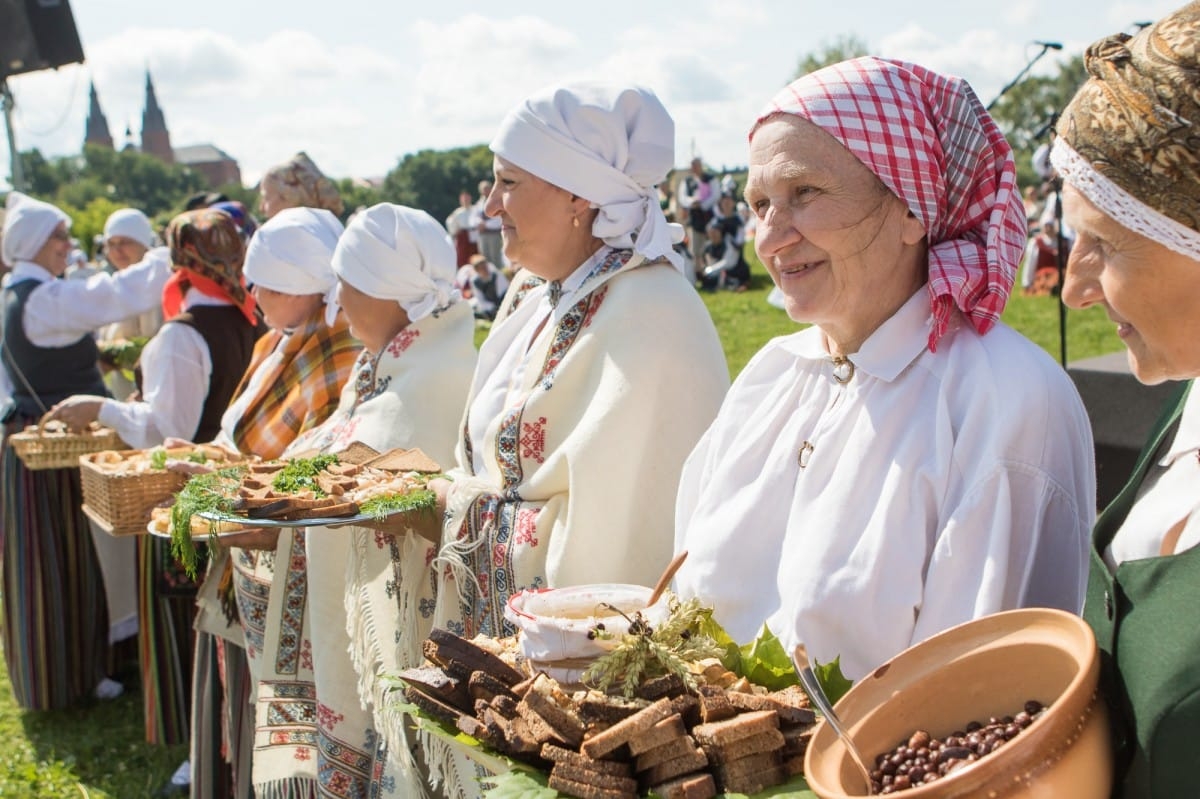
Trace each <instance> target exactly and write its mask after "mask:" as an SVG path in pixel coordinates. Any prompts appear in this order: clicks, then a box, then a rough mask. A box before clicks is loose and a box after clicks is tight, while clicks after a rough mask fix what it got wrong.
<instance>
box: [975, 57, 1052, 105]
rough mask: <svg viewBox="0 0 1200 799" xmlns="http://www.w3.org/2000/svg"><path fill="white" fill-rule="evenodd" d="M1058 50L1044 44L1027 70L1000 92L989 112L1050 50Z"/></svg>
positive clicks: (1021, 72)
mask: <svg viewBox="0 0 1200 799" xmlns="http://www.w3.org/2000/svg"><path fill="white" fill-rule="evenodd" d="M1056 49H1058V48H1055V47H1051V46H1050V45H1049V44H1046V43H1042V49H1041V50H1039V51H1038V54H1037V55H1035V56H1034V57H1033V58H1031V59H1029V63H1028V64H1026V65H1025V68H1024V69H1022V70H1021V71H1020V72H1018V73H1017V76H1016V77H1015V78H1013V79H1012V80H1010V81H1009V82H1008V83H1006V84H1005V85H1004V88H1002V89H1001V90H1000V93H999V94H997V95H996V97H995V99H993V100H992V101H991V102H990V103H988V104H987V110H988V111H991V110H992V108H993V107H994V106H995V105H996V103H998V102H1000V98H1001V97H1003V96H1004V95H1005V93H1006V92H1008V90H1009V89H1011V88H1012V87H1013V86H1016V85H1017V84H1018V83H1020V82H1021V79H1022V78H1024V77H1025V75H1026V74H1028V72H1029V70H1031V69H1033V65H1034V64H1036V63H1037V62H1038V61H1039V60H1040V59H1041V57H1042V56H1044V55H1045V54H1046V53H1048V52H1049V51H1050V50H1056Z"/></svg>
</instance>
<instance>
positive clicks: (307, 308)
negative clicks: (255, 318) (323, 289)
mask: <svg viewBox="0 0 1200 799" xmlns="http://www.w3.org/2000/svg"><path fill="white" fill-rule="evenodd" d="M254 298H255V299H256V300H258V306H259V307H260V308H262V312H263V319H264V320H266V323H267V324H268V325H270V326H271V327H272V328H274V329H275V330H279V331H284V330H295V329H296V328H298V327H300V325H302V324H304V322H305V321H306V320H307V319H308V318H309V317H310V316H312V315H313V314H314V313H316V310H317V308H319V307H321V306H322V305H323V304H324V302H323V298H322V296H321V295H320V294H284V293H283V292H282V291H275V290H274V289H269V288H267V287H266V286H257V285H256V286H255V287H254Z"/></svg>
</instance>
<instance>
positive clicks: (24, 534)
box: [0, 192, 168, 710]
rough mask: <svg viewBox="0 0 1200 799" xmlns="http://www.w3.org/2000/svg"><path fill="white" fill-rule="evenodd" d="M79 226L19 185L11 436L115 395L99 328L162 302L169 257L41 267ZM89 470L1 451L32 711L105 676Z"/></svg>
mask: <svg viewBox="0 0 1200 799" xmlns="http://www.w3.org/2000/svg"><path fill="white" fill-rule="evenodd" d="M62 223H68V224H69V223H70V218H69V217H67V215H66V214H64V213H63V212H62V211H60V210H59V209H58V208H55V207H54V206H52V205H49V204H47V203H43V202H40V201H38V200H34V199H32V198H29V197H26V196H25V195H23V194H21V193H19V192H11V193H10V194H9V197H8V208H7V215H6V217H5V220H4V240H3V247H4V250H3V257H4V260H5V262H7V263H9V264H11V265H12V267H13V271H12V272H11V273H10V276H9V279H8V282H7V283H6V284H5V286H4V289H3V310H2V313H3V318H2V324H3V333H2V336H3V339H2V356H0V357H2V358H3V369H2V370H0V384H2V386H0V389H2V390H0V394H2V395H3V398H4V400H5V404H4V409H3V414H2V416H3V422H4V435H5V436H8V435H10V434H12V433H16V432H20V431H22V430H23V429H24V428H25V426H26V425H29V424H36V423H37V422H38V420H39V419H40V418H41V417H42V415H43V414H45V412H46V411H47V410H48V409H49V408H50V407H52V406H53V405H54V404H55V403H57V402H59V401H60V400H63V399H65V398H66V397H68V396H71V395H72V394H77V393H90V394H97V395H104V394H105V391H106V390H105V387H104V383H103V381H102V380H101V376H100V371H99V369H98V368H97V365H96V359H97V356H98V351H97V349H96V345H95V342H94V340H93V338H92V335H91V334H92V331H94V330H95V329H96V328H97V327H99V326H101V325H104V324H108V323H111V322H114V321H116V320H118V319H121V318H123V317H125V316H128V315H130V314H135V313H141V312H143V311H146V310H148V309H150V308H152V307H154V306H155V305H156V304H157V302H158V297H159V295H160V293H161V291H162V286H163V284H164V283H165V282H166V280H167V277H168V270H167V266H166V264H165V263H161V262H157V261H155V262H145V263H143V264H141V265H138V266H135V267H131V268H130V269H128V270H126V271H125V272H123V273H121V274H120V275H96V276H94V277H92V278H89V279H88V280H86V281H79V280H71V281H68V280H58V279H55V277H54V275H52V274H51V273H50V272H49V271H47V270H46V269H44V268H43V267H42V266H39V265H38V264H35V263H33V261H31V260H30V259H31V258H33V257H35V256H36V255H37V253H38V251H39V250H41V248H42V247H43V245H44V244H45V243H46V241H47V240H48V239H49V237H50V235H51V234H52V233H53V232H54V231H55V229H56V228H57V227H58V226H59V225H60V224H62ZM82 502H83V497H82V489H81V487H80V483H79V470H78V469H49V470H44V471H29V470H28V469H26V468H25V466H24V464H22V463H21V461H20V459H19V458H18V457H17V455H16V453H15V452H14V451H13V450H12V448H11V447H5V448H4V450H3V455H2V456H0V508H2V509H3V516H2V521H0V568H2V571H3V577H2V580H3V582H2V583H0V594H2V595H3V596H4V603H3V604H4V619H3V623H2V624H0V629H3V635H4V657H5V661H6V663H7V666H8V674H9V679H10V680H11V682H12V686H13V696H14V698H15V699H16V701H17V704H18V705H19V706H20V707H22V708H26V709H29V710H51V709H57V708H63V707H67V706H68V705H71V704H73V703H75V702H76V701H78V700H79V699H82V698H84V697H87V696H88V695H90V693H91V691H92V689H93V688H94V687H95V686H96V685H97V683H98V682H99V681H100V680H101V679H102V678H103V677H104V668H105V659H106V658H107V653H108V639H109V626H110V625H109V621H110V620H109V619H108V617H107V615H106V610H105V597H104V585H103V582H102V578H101V574H100V571H99V565H98V563H97V559H96V554H95V551H94V547H93V545H92V541H91V537H90V534H89V532H88V524H87V518H86V517H85V516H84V515H83V512H82V511H81V510H80V506H81V505H82Z"/></svg>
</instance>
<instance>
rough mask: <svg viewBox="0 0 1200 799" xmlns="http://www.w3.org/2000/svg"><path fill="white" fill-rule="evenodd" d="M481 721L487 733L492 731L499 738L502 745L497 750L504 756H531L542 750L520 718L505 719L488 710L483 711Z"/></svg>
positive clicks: (539, 743)
mask: <svg viewBox="0 0 1200 799" xmlns="http://www.w3.org/2000/svg"><path fill="white" fill-rule="evenodd" d="M481 720H482V721H483V723H484V724H485V725H486V726H487V728H488V730H489V731H494V734H495V735H497V736H498V737H499V738H500V740H501V741H502V743H503V745H502V746H500V747H498V748H499V749H500V751H501V752H504V753H505V754H512V755H526V754H530V755H531V754H537V753H538V752H539V751H540V750H541V748H542V745H541V742H540V741H538V740H537V738H536V736H535V735H534V734H533V731H532V730H530V729H529V727H528V725H527V724H526V723H525V722H524V720H523V719H521V718H520V717H517V718H512V719H506V718H504V716H501V715H500V714H499V713H497V712H495V711H494V710H492V709H491V708H488V709H487V710H485V711H483V714H482V717H481Z"/></svg>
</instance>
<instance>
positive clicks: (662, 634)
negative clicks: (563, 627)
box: [583, 594, 724, 698]
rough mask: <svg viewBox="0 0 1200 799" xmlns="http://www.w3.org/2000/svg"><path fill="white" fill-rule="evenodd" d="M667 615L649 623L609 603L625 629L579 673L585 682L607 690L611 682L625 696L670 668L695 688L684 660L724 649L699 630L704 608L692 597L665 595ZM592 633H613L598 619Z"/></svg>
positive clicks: (611, 635) (716, 654) (714, 654)
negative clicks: (625, 624)
mask: <svg viewBox="0 0 1200 799" xmlns="http://www.w3.org/2000/svg"><path fill="white" fill-rule="evenodd" d="M666 601H667V610H668V615H667V618H666V619H665V620H664V621H663V623H662V624H660V625H659V626H658V627H652V626H651V625H650V624H649V623H647V621H646V620H645V619H644V618H643V617H642V614H641V613H640V612H635V613H634V614H633V616H632V618H631V617H629V616H626V615H625V614H624V613H622V612H621V611H620V610H617V609H616V608H614V607H612V606H609V609H611V610H613V611H616V613H618V614H619V615H621V616H624V617H625V619H626V621H628V622H629V631H628V632H627V633H624V634H621V635H620V638H619V641H618V643H617V645H616V647H615V648H614V649H613V650H612V651H611V652H608V653H607V654H605V655H602V656H601V657H599V658H598V659H597V660H595V661H594V662H593V663H592V665H591V666H589V667H588V670H587V671H586V672H585V673H584V675H583V681H584V683H585V684H587V685H592V686H595V687H596V688H597V689H599V690H601V691H604V692H608V691H609V690H610V689H611V688H613V687H614V686H619V687H620V692H621V693H622V694H623V695H624V696H625V697H626V698H629V697H632V696H633V695H634V693H636V691H637V689H638V686H640V685H641V684H642V683H643V682H645V681H646V680H649V679H653V678H654V677H661V676H663V675H666V674H674V675H676V676H678V677H679V678H680V679H682V680H683V682H684V684H685V685H687V686H688V688H690V689H693V690H694V689H695V687H696V680H695V677H693V676H692V673H691V671H690V670H689V669H688V664H689V663H694V662H696V661H700V660H703V659H705V658H710V657H719V656H720V655H721V654H723V652H724V650H723V649H722V647H721V646H720V645H719V644H717V642H716V641H714V640H713V639H712V638H710V637H709V636H707V635H705V634H704V633H703V632H701V626H702V622H703V621H704V620H705V619H706V618H707V614H709V613H710V611H709V609H707V608H705V607H703V606H702V605H701V604H700V600H698V599H696V598H695V597H693V598H692V599H688V600H686V601H681V600H680V599H679V598H678V597H676V596H675V595H674V594H668V595H667V600H666ZM592 633H593V634H594V636H595V637H596V638H601V639H611V638H615V637H616V636H615V635H614V633H613V632H612V631H610V630H607V629H605V628H604V627H603V626H602V625H597V626H596V628H593V630H592Z"/></svg>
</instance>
